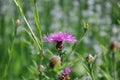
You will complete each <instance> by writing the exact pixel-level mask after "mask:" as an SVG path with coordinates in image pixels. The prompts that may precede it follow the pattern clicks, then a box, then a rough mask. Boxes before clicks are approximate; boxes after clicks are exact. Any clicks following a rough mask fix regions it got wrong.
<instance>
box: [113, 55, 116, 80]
mask: <svg viewBox="0 0 120 80" xmlns="http://www.w3.org/2000/svg"><path fill="white" fill-rule="evenodd" d="M112 60H113V80H116V73H115V72H116V59H115V54H114V53H112Z"/></svg>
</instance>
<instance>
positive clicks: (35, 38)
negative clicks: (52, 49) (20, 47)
mask: <svg viewBox="0 0 120 80" xmlns="http://www.w3.org/2000/svg"><path fill="white" fill-rule="evenodd" d="M14 2H15V4H16V5H17V6H18V8H19V11H20V13H21V16H22V18H23V19H24V21H25V22H26V24H27V26H28V28H29V30H30V32H31V34H32V36H33V38H34V40H35V41H36V43H37V45H38V47H39V49H40V50H41V46H40V44H39V41H38V39H37V37H36V36H35V34H34V32H33V30H32V28H31V26H30V24H29V23H28V21H27V19H26V17H25V15H24V13H23V10H22V8H21V6H20V5H19V3H18V0H14Z"/></svg>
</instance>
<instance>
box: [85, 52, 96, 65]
mask: <svg viewBox="0 0 120 80" xmlns="http://www.w3.org/2000/svg"><path fill="white" fill-rule="evenodd" d="M86 61H87V62H89V63H91V62H93V61H94V57H93V56H92V55H91V54H89V55H88V56H87V57H86Z"/></svg>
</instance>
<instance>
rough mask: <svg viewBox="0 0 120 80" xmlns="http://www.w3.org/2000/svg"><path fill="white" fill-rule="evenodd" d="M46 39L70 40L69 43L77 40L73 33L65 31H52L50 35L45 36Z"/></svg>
mask: <svg viewBox="0 0 120 80" xmlns="http://www.w3.org/2000/svg"><path fill="white" fill-rule="evenodd" d="M44 40H45V41H46V42H69V43H74V42H76V41H77V40H76V38H75V37H74V36H73V35H72V34H70V33H65V32H54V33H51V34H50V35H49V36H44Z"/></svg>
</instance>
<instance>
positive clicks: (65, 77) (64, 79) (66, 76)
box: [59, 67, 71, 80]
mask: <svg viewBox="0 0 120 80" xmlns="http://www.w3.org/2000/svg"><path fill="white" fill-rule="evenodd" d="M70 73H71V68H69V67H68V68H65V70H64V72H62V73H61V75H60V76H59V80H70V77H69V74H70Z"/></svg>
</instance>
